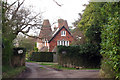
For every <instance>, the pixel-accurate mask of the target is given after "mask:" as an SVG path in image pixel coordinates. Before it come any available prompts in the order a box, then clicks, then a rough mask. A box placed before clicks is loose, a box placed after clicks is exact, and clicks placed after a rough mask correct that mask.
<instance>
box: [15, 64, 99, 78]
mask: <svg viewBox="0 0 120 80" xmlns="http://www.w3.org/2000/svg"><path fill="white" fill-rule="evenodd" d="M26 67H27V69H26V70H25V71H24V72H23V73H21V74H20V75H19V76H17V78H98V74H99V70H61V71H58V70H55V69H53V68H49V67H46V66H43V65H40V64H37V63H30V62H26Z"/></svg>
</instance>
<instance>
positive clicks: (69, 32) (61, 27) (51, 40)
mask: <svg viewBox="0 0 120 80" xmlns="http://www.w3.org/2000/svg"><path fill="white" fill-rule="evenodd" d="M63 28H64V29H65V30H66V31H67V32H68V33H69V34H70V35H71V33H70V31H69V30H68V29H66V27H65V26H63V27H61V28H60V29H59V30H58V31H57V32H56V33H55V34H54V36H53V37H52V38H51V39H50V40H49V43H50V42H51V41H52V40H53V39H54V38H55V37H56V35H57V34H58V33H59V32H60V31H61V30H62V29H63ZM71 36H72V35H71ZM72 37H73V36H72Z"/></svg>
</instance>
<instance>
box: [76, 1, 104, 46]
mask: <svg viewBox="0 0 120 80" xmlns="http://www.w3.org/2000/svg"><path fill="white" fill-rule="evenodd" d="M104 4H105V3H95V2H91V3H89V4H88V5H87V6H86V9H85V10H84V13H83V15H82V19H81V21H80V22H79V23H78V27H79V28H80V29H81V30H83V31H84V34H85V36H86V37H87V41H88V42H91V43H97V44H100V42H101V38H100V35H101V23H103V22H106V19H105V18H104V16H103V15H101V13H100V12H101V8H102V7H103V6H104Z"/></svg>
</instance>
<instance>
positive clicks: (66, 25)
mask: <svg viewBox="0 0 120 80" xmlns="http://www.w3.org/2000/svg"><path fill="white" fill-rule="evenodd" d="M64 26H65V27H66V28H67V29H69V27H68V23H67V20H65V21H64Z"/></svg>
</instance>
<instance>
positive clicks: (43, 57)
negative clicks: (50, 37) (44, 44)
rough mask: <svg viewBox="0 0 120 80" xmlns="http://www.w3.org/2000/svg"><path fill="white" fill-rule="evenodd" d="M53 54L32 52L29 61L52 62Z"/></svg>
mask: <svg viewBox="0 0 120 80" xmlns="http://www.w3.org/2000/svg"><path fill="white" fill-rule="evenodd" d="M53 54H54V53H52V52H33V53H32V54H31V56H30V58H29V59H30V60H31V61H37V62H53Z"/></svg>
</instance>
